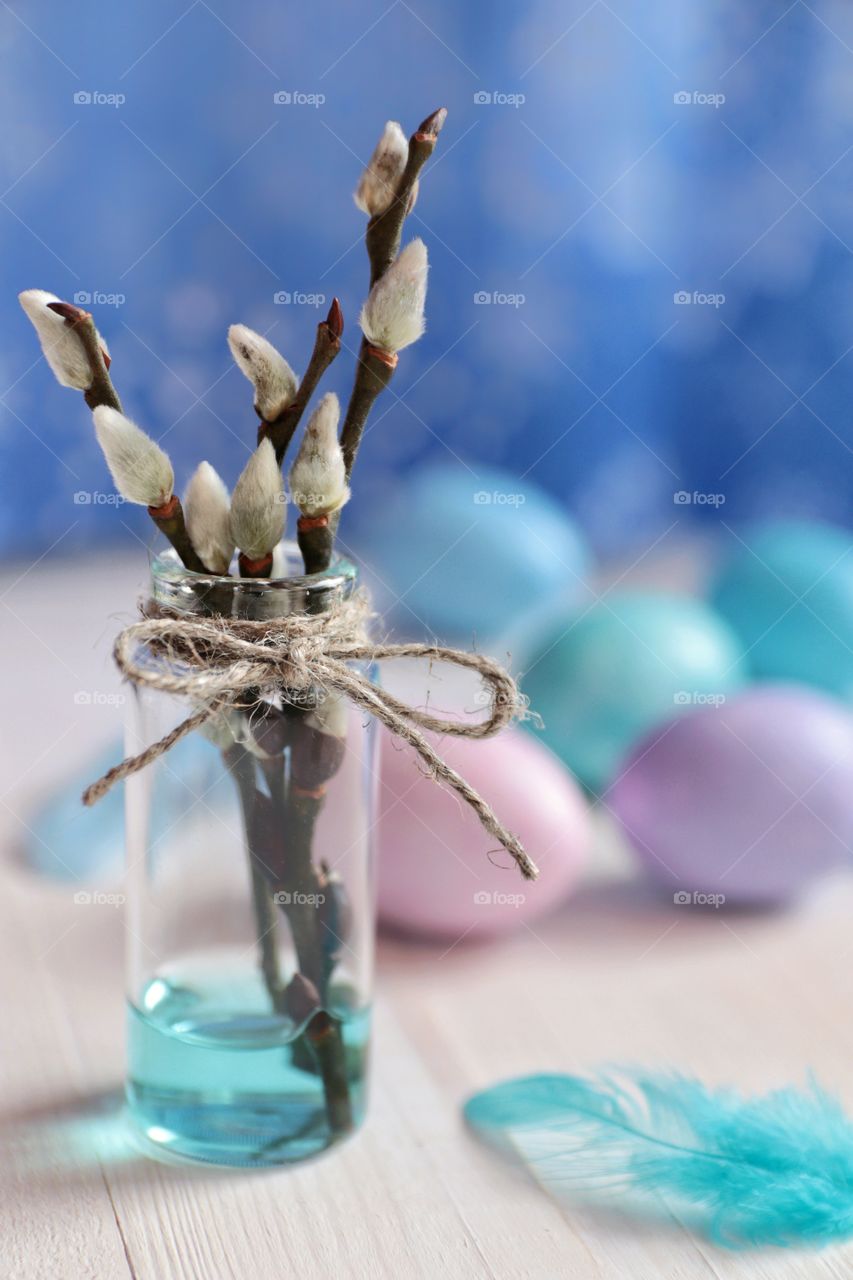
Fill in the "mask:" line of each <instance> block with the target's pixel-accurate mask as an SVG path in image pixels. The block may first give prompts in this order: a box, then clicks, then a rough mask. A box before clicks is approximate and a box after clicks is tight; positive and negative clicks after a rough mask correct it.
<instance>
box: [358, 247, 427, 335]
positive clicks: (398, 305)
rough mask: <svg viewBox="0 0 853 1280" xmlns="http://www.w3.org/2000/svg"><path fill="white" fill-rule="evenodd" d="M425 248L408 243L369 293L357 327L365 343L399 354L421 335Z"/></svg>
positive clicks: (424, 282) (424, 290)
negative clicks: (359, 326)
mask: <svg viewBox="0 0 853 1280" xmlns="http://www.w3.org/2000/svg"><path fill="white" fill-rule="evenodd" d="M428 268H429V263H428V262H427V251H426V245H425V244H424V242H423V240H411V241H410V242H409V243H408V244H407V245H406V247H405V249H403V251H402V252H401V253H400V254H399V255H398V257H397V258H396V259H395V261H394V262H392V263H391V266H390V267H389V268H388V270H387V271H386V272H385V275H384V276H382V278H381V279H380V280H377V282H376V284H375V285H374V286H373V288H372V289H371V290H370V293H369V295H368V298H367V301H366V302H365V304H364V306H363V307H362V309H361V315H360V316H359V324H360V325H361V328H362V332H363V333H364V336H365V337H366V338H367V341H368V342H369V343H370V344H371V345H372V346H374V347H379V349H380V350H382V351H389V352H396V351H402V349H403V347H408V346H409V345H410V344H411V343H412V342H416V341H417V340H418V338H419V337H420V336H421V334H422V333H423V331H424V327H425V324H424V303H425V302H426V283H427V270H428Z"/></svg>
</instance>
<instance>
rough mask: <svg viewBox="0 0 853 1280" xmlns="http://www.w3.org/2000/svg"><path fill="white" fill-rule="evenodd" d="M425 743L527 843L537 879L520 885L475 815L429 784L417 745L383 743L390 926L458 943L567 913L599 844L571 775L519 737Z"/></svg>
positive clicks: (384, 905)
mask: <svg viewBox="0 0 853 1280" xmlns="http://www.w3.org/2000/svg"><path fill="white" fill-rule="evenodd" d="M427 737H428V738H430V741H431V743H432V745H433V746H434V747H435V749H436V750H437V751H438V753H439V755H441V756H442V757H443V758H444V759H445V760H447V762H448V763H449V764H450V765H451V766H452V767H453V768H454V769H455V770H456V771H457V772H458V773H460V774H462V776H463V777H464V778H465V779H466V780H467V781H468V782H469V783H470V784H471V786H472V787H474V789H475V790H476V791H478V792H479V793H480V795H481V796H483V798H484V799H485V800H486V801H487V803H488V804H490V805H491V806H492V808H493V809H494V810H495V812H496V813H497V814H498V816H499V818H500V820H501V822H502V823H503V824H504V825H505V826H506V827H507V828H508V829H509V830H510V831H512V832H513V833H514V834H515V835H517V836H518V837H519V838H520V840H521V841H522V843H523V844H524V846H525V848H526V849H527V852H528V853H529V854H530V856H531V858H532V859H533V861H534V862H535V863H536V864H537V865H538V867H539V871H540V875H539V879H538V880H536V881H533V882H531V881H528V880H524V879H522V877H521V873H520V872H519V871H517V870H516V869H515V867H514V865H513V863H512V860H511V858H510V856H509V854H507V853H506V852H505V851H504V850H503V849H501V848H500V846H498V845H497V844H496V841H495V840H494V838H493V837H491V836H489V835H487V833H486V832H485V831H484V830H483V828H482V827H481V826H480V823H479V821H478V819H477V818H476V816H475V815H474V813H473V812H471V811H470V809H469V808H468V806H467V805H466V804H465V803H464V802H463V801H461V800H460V799H459V798H458V797H457V796H456V794H455V793H454V792H452V791H449V790H447V789H445V788H443V787H439V786H438V785H437V784H436V783H435V782H432V781H431V780H430V779H429V778H427V777H425V776H424V773H423V770H422V767H421V768H420V769H419V763H418V762H417V758H416V757H415V756H414V754H413V752H412V751H411V749H410V748H409V747H407V746H404V745H401V744H399V743H398V742H388V741H386V742H384V743H383V749H382V768H381V786H380V794H379V815H380V817H379V860H380V861H379V918H380V921H381V923H383V924H384V925H387V926H390V927H392V928H394V929H396V930H400V931H404V932H406V933H411V934H416V935H419V936H422V937H432V938H440V939H442V940H448V941H456V940H457V939H461V938H463V937H465V938H466V939H473V938H483V937H488V936H492V935H497V934H501V933H509V932H511V931H512V930H513V929H517V928H519V927H520V926H521V925H522V924H523V923H524V922H530V921H532V920H537V919H539V917H540V916H543V915H545V914H546V913H547V912H548V911H551V910H552V909H553V908H554V907H556V906H558V905H559V904H560V903H561V902H563V901H564V900H565V899H566V897H567V896H568V894H569V893H570V892H571V890H572V889H573V888H574V886H575V884H576V882H577V880H578V876H579V873H580V870H581V867H582V865H583V861H584V858H585V857H586V854H587V850H588V848H589V846H590V842H591V833H590V821H589V815H588V811H587V806H586V802H585V801H584V799H583V796H582V795H581V792H580V789H579V787H578V785H577V783H576V782H575V781H574V779H573V778H572V776H571V774H570V773H569V772H568V770H567V769H566V768H565V767H564V766H563V765H562V764H561V763H560V762H559V761H558V759H557V757H556V756H554V755H552V754H551V752H550V751H549V750H548V749H547V747H544V746H542V745H541V743H539V742H537V741H536V740H535V739H534V738H532V737H530V735H529V734H527V733H524V732H522V731H521V730H520V729H514V728H511V729H507V730H505V731H504V733H502V734H500V735H499V736H498V737H496V738H491V739H485V740H480V741H474V742H471V741H466V740H464V739H460V738H452V737H439V736H438V735H435V734H432V735H430V734H428V735H427ZM490 853H491V856H492V859H493V861H490V860H489V854H490ZM495 863H498V864H500V865H497V866H496V865H495Z"/></svg>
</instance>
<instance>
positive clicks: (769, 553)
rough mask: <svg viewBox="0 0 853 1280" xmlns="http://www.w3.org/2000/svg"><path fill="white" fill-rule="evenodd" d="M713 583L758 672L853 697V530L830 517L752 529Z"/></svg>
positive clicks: (752, 667) (760, 675) (716, 597)
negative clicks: (823, 521)
mask: <svg viewBox="0 0 853 1280" xmlns="http://www.w3.org/2000/svg"><path fill="white" fill-rule="evenodd" d="M741 536H742V538H743V543H744V544H746V545H742V544H741V543H736V544H735V546H734V549H733V550H732V553H731V556H730V558H729V559H728V560H727V562H726V563H725V564H724V565H723V566H722V568H721V569H720V571H719V573H718V575H717V578H716V581H715V582H714V584H713V587H712V599H713V601H714V604H715V606H716V608H717V609H718V610H719V612H720V613H721V614H722V615H723V617H725V618H726V619H727V620H728V622H729V623H730V624H731V626H732V627H733V628H734V630H735V632H736V633H737V635H738V636H739V638H740V640H741V643H742V646H743V649H744V651H745V652H746V661H747V663H748V665H749V668H750V671H751V672H752V674H753V675H755V676H756V677H758V678H759V679H762V680H798V681H801V682H803V683H804V684H810V685H814V686H816V687H817V688H819V689H824V690H827V691H828V692H830V693H834V694H836V695H838V696H840V697H842V698H844V699H846V700H847V701H853V554H851V553H853V537H851V535H850V532H849V530H846V529H841V528H837V527H835V526H833V525H829V524H820V523H816V522H815V523H809V522H806V521H801V522H794V521H791V522H774V523H770V524H763V525H761V526H757V527H756V528H754V529H752V530H747V531H746V532H745V533H743V534H742V535H741Z"/></svg>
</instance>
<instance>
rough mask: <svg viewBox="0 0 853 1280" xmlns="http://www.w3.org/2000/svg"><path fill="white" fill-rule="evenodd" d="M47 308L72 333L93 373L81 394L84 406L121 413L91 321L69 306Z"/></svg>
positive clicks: (50, 305) (56, 304) (80, 310)
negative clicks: (103, 406)
mask: <svg viewBox="0 0 853 1280" xmlns="http://www.w3.org/2000/svg"><path fill="white" fill-rule="evenodd" d="M47 305H48V307H49V309H50V310H51V311H55V312H56V314H57V315H58V316H62V318H63V320H64V321H65V323H66V324H67V325H68V327H69V328H70V329H73V330H74V332H75V333H76V334H77V337H78V338H79V339H80V342H81V344H82V346H83V350H84V351H85V353H86V359H87V360H88V361H89V368H90V369H91V371H92V381H91V384H90V385H89V388H88V390H86V391H84V392H83V397H84V399H85V401H86V404H87V405H88V406H89V408H90V409H97V408H98V406H99V405H102V404H105V405H108V406H109V408H110V409H117V410H118V412H119V413H121V400H119V398H118V392H117V391H116V389H115V387H114V386H113V384H112V379H111V378H110V375H109V357H108V356H107V355H106V353H105V352H104V349H103V347H102V346H101V344H100V342H99V340H98V331H97V329H96V328H95V320H94V317H93V316H92V315H91V313H90V312H88V311H83V310H82V309H81V308H80V307H75V306H74V305H73V304H72V303H70V302H49V303H48V304H47Z"/></svg>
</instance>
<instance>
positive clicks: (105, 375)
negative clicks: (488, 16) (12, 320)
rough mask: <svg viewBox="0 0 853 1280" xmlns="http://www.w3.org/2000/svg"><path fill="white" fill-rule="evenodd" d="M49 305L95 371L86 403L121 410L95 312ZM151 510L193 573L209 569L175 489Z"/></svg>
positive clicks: (60, 303) (152, 517) (91, 368)
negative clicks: (61, 319)
mask: <svg viewBox="0 0 853 1280" xmlns="http://www.w3.org/2000/svg"><path fill="white" fill-rule="evenodd" d="M47 305H48V307H49V308H50V310H51V311H55V312H56V314H57V315H58V316H62V318H63V320H64V321H65V323H66V324H67V325H68V327H69V328H70V329H73V330H74V332H75V333H76V334H77V337H78V338H79V339H80V342H81V344H82V347H83V350H84V352H85V353H86V359H87V360H88V362H89V369H90V370H91V373H92V382H91V384H90V386H89V387H88V389H87V390H86V391H84V392H83V398H84V400H85V401H86V404H87V405H88V406H89V408H90V409H97V408H98V407H99V406H100V405H107V407H108V408H110V409H115V410H117V411H118V412H119V413H121V412H122V407H121V400H120V399H119V395H118V392H117V391H116V389H115V387H114V386H113V381H112V378H111V377H110V374H109V369H108V367H107V361H106V360H105V359H104V352H103V348H102V347H101V344H100V342H99V340H98V331H97V329H96V328H95V321H94V318H93V316H92V315H91V314H90V312H88V311H83V310H82V309H81V308H80V307H75V306H74V305H73V304H72V303H70V302H49V303H48V304H47ZM148 514H149V516H150V517H151V519H152V520H153V521H154V523H155V524H156V526H157V528H158V529H159V530H160V532H161V533H163V534H165V536H166V537H167V538H168V539H169V541H170V542H171V544H172V546H173V547H174V548H175V550H176V551H177V553H178V555H179V556H180V558H181V561H182V562H183V564H184V565H185V566H186V567H187V569H191V570H192V571H193V573H209V572H210V570H209V569H208V568H207V567H206V566H205V565H204V564H203V563H202V561H201V559H200V557H199V556H198V555H197V553H196V550H195V547H194V546H193V544H192V542H191V541H190V535H189V534H188V533H187V526H186V521H185V520H184V511H183V507H182V506H181V500H180V498H179V497H178V495H177V494H176V493H173V494H172V496H171V498H170V499H169V501H168V502H167V503H165V505H164V506H162V507H149V508H148Z"/></svg>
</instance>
